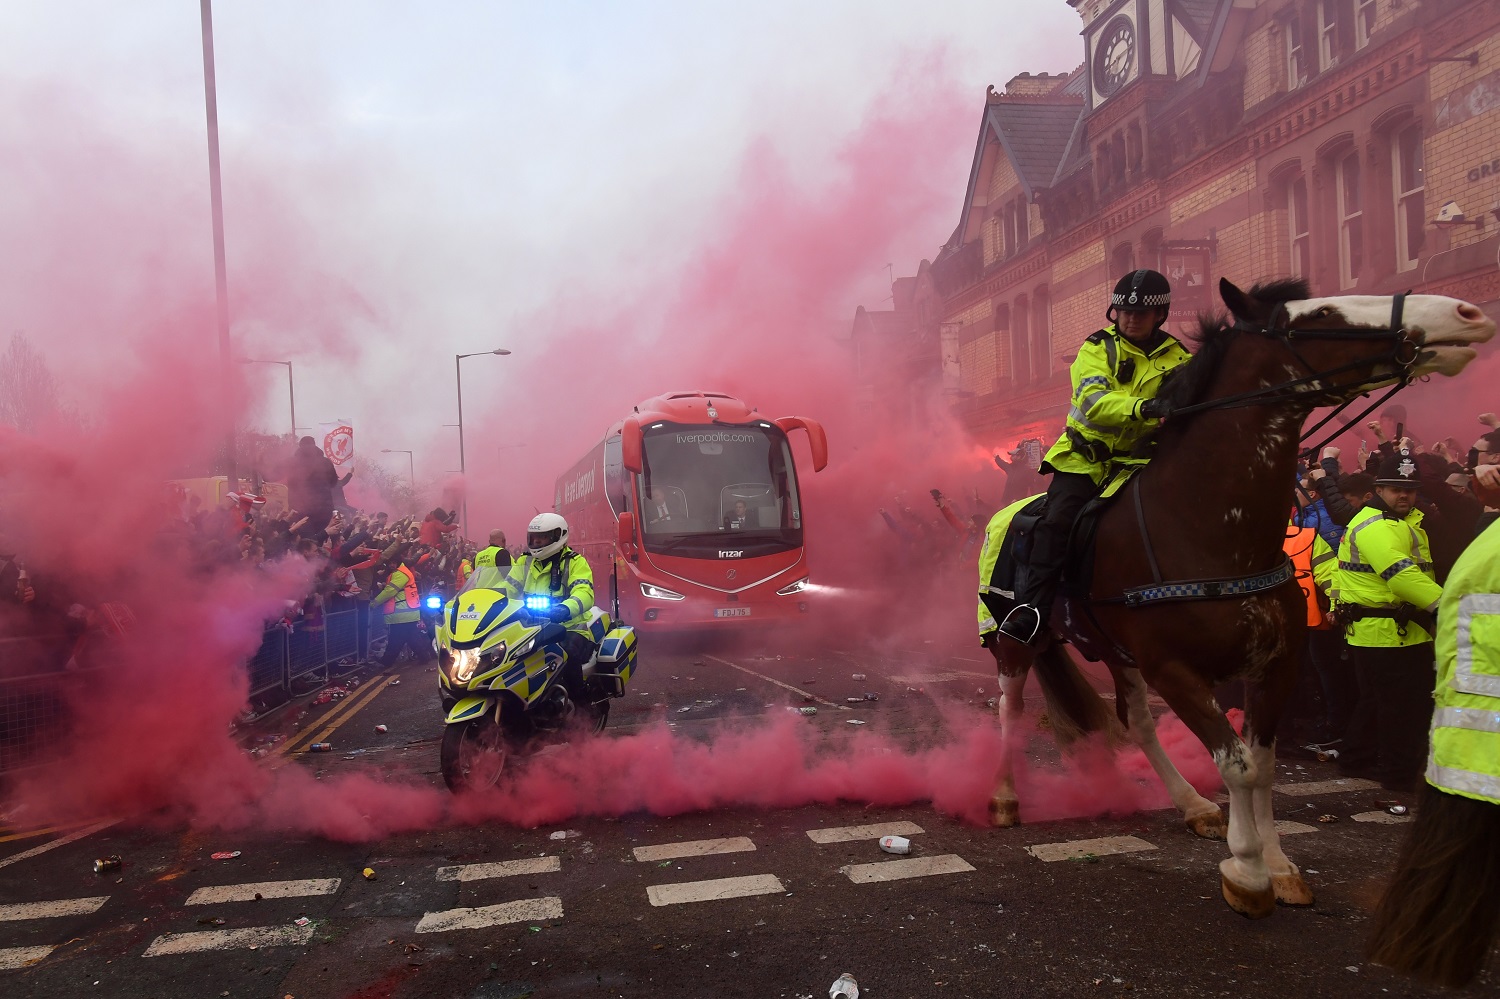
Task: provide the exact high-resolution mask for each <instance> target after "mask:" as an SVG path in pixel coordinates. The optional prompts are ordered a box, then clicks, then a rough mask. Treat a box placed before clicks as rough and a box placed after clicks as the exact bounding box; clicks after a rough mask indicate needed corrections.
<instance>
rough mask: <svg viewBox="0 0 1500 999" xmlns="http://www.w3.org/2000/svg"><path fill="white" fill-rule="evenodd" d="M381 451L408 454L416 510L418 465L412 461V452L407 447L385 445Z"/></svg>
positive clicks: (412, 500) (413, 501) (407, 462)
mask: <svg viewBox="0 0 1500 999" xmlns="http://www.w3.org/2000/svg"><path fill="white" fill-rule="evenodd" d="M380 453H381V454H404V455H406V471H407V473H408V474H409V475H410V476H411V503H412V511H413V512H415V511H416V506H417V466H416V464H415V462H413V461H412V457H411V452H410V451H408V450H406V449H405V448H399V447H383V448H381V449H380Z"/></svg>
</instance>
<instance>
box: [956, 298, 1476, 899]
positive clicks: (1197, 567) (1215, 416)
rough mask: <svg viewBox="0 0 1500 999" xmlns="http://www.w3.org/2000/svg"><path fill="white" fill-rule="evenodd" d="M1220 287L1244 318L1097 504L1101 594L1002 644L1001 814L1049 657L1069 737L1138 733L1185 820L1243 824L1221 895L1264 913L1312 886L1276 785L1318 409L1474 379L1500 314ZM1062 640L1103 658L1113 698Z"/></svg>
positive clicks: (1058, 716) (997, 654)
mask: <svg viewBox="0 0 1500 999" xmlns="http://www.w3.org/2000/svg"><path fill="white" fill-rule="evenodd" d="M1219 294H1220V297H1221V298H1222V299H1223V302H1224V305H1225V307H1226V308H1227V309H1228V310H1229V314H1230V315H1229V317H1224V316H1217V317H1208V316H1205V317H1201V318H1200V322H1199V327H1200V328H1199V331H1198V334H1197V336H1196V338H1195V339H1196V341H1197V350H1196V352H1195V353H1194V356H1193V358H1192V359H1191V360H1190V361H1188V362H1187V363H1186V364H1184V365H1183V366H1182V367H1180V368H1179V369H1177V370H1176V371H1174V372H1173V373H1172V374H1170V375H1169V376H1168V378H1167V379H1166V381H1165V382H1164V383H1163V386H1162V389H1161V397H1162V398H1164V399H1165V400H1166V401H1167V402H1168V403H1169V404H1170V405H1171V406H1172V407H1173V408H1174V409H1175V413H1174V414H1173V415H1171V416H1169V417H1168V419H1167V420H1166V421H1165V422H1164V423H1163V425H1162V426H1161V428H1160V429H1159V431H1158V432H1157V433H1156V435H1155V437H1154V441H1152V442H1151V444H1150V446H1151V447H1152V452H1153V453H1152V457H1151V460H1150V462H1149V463H1148V464H1147V465H1146V466H1145V468H1144V469H1142V470H1141V471H1139V472H1138V473H1137V474H1136V475H1135V476H1134V477H1133V478H1132V479H1131V480H1130V481H1129V482H1128V483H1127V484H1126V485H1125V486H1124V487H1123V488H1122V489H1121V490H1120V493H1121V495H1120V497H1119V498H1118V499H1117V500H1115V501H1113V503H1112V505H1110V506H1107V507H1106V508H1104V509H1103V511H1102V513H1100V515H1099V519H1098V522H1097V531H1096V541H1095V548H1094V570H1093V573H1092V578H1091V580H1090V581H1089V583H1088V585H1087V588H1086V590H1082V589H1080V588H1079V587H1077V585H1076V584H1073V585H1070V586H1069V587H1067V588H1065V592H1064V593H1063V594H1062V595H1060V599H1059V600H1058V601H1057V603H1056V605H1055V607H1054V610H1053V613H1052V615H1051V617H1050V619H1049V621H1048V622H1047V627H1046V629H1045V630H1046V634H1045V635H1044V636H1043V637H1042V638H1040V639H1039V640H1038V642H1037V643H1035V644H1033V645H1032V646H1023V645H1021V644H1019V643H1015V642H1011V641H1010V640H1008V639H1007V638H1005V637H1004V636H1000V635H992V636H990V637H989V638H987V639H986V647H988V648H989V649H990V651H991V653H992V654H993V655H994V658H995V663H996V668H997V671H998V673H999V676H1000V688H1001V697H1000V703H999V706H998V708H997V714H998V716H999V721H1000V728H1001V743H1002V753H1001V760H1000V765H999V771H1000V772H999V774H998V778H997V786H996V788H995V791H994V794H993V796H992V799H991V802H990V817H991V822H992V823H993V824H994V825H997V826H1009V825H1014V824H1015V823H1016V822H1018V821H1020V815H1021V807H1020V802H1019V801H1018V799H1017V797H1016V790H1015V783H1014V779H1013V770H1014V758H1015V755H1016V753H1017V750H1018V748H1019V747H1018V742H1019V739H1020V738H1021V737H1022V736H1021V732H1022V726H1021V719H1022V712H1023V708H1024V705H1023V701H1022V693H1021V692H1022V688H1023V687H1024V686H1025V683H1026V676H1027V672H1028V670H1030V669H1031V668H1033V667H1034V668H1035V669H1036V672H1037V679H1038V681H1039V683H1040V686H1041V688H1042V692H1043V696H1044V698H1045V700H1046V703H1047V710H1048V718H1049V720H1050V722H1051V728H1052V731H1053V733H1054V736H1055V737H1056V738H1057V739H1058V741H1059V742H1060V743H1061V744H1062V745H1063V746H1064V748H1067V746H1068V745H1069V744H1070V743H1071V742H1073V741H1074V740H1076V739H1078V738H1080V737H1082V736H1084V735H1086V734H1088V733H1096V732H1101V731H1103V732H1106V733H1111V734H1112V736H1113V737H1114V738H1115V739H1118V738H1119V737H1120V736H1121V735H1123V736H1125V737H1128V738H1130V739H1131V740H1132V741H1133V742H1134V743H1135V744H1136V745H1137V746H1138V747H1139V748H1140V749H1141V750H1142V751H1143V752H1144V754H1145V756H1146V757H1147V759H1148V760H1149V761H1150V762H1151V765H1152V767H1153V769H1154V770H1155V771H1156V773H1157V775H1158V777H1160V778H1161V780H1162V782H1163V783H1164V784H1165V785H1166V788H1167V790H1168V792H1169V794H1170V795H1171V799H1172V802H1173V804H1174V805H1175V806H1176V807H1177V808H1178V809H1179V811H1181V813H1182V815H1183V818H1184V820H1185V821H1186V823H1187V825H1188V828H1189V829H1191V830H1192V831H1193V832H1195V833H1196V834H1198V835H1200V836H1204V837H1206V838H1227V840H1228V847H1229V851H1230V856H1229V857H1228V858H1226V859H1224V860H1223V861H1222V862H1221V863H1220V865H1219V872H1220V888H1221V891H1222V894H1223V897H1224V900H1225V901H1226V902H1227V903H1228V904H1229V906H1230V907H1231V908H1232V909H1233V910H1234V911H1236V912H1238V913H1240V914H1242V915H1244V916H1248V917H1252V918H1263V917H1266V916H1269V915H1270V914H1271V913H1272V912H1274V911H1275V908H1276V905H1277V903H1278V902H1280V903H1281V904H1284V905H1310V904H1312V901H1313V895H1312V891H1311V889H1310V888H1309V887H1308V885H1307V883H1306V881H1305V880H1304V879H1303V877H1302V875H1301V872H1300V871H1299V870H1298V869H1297V866H1296V865H1295V864H1293V863H1292V862H1291V860H1289V859H1288V858H1287V856H1286V854H1285V853H1283V852H1282V849H1281V845H1280V842H1279V839H1278V837H1277V834H1276V829H1275V826H1274V823H1273V816H1272V800H1271V781H1272V778H1273V776H1274V771H1275V739H1276V731H1277V727H1278V724H1279V722H1280V720H1281V714H1282V709H1283V707H1284V706H1285V704H1286V702H1287V700H1288V698H1289V696H1290V694H1291V692H1292V688H1293V686H1294V684H1295V681H1296V675H1297V669H1298V662H1299V658H1300V654H1301V650H1302V647H1303V645H1304V641H1305V638H1306V617H1305V614H1306V611H1305V602H1304V596H1303V593H1302V591H1301V589H1300V588H1299V586H1298V584H1297V582H1296V580H1295V578H1294V576H1293V574H1292V572H1291V567H1290V565H1289V564H1288V562H1287V558H1286V555H1285V553H1284V551H1283V547H1282V545H1283V541H1284V536H1285V528H1286V524H1287V511H1288V510H1290V509H1291V508H1292V505H1293V496H1292V490H1293V486H1294V482H1295V479H1296V473H1297V461H1298V457H1299V448H1300V441H1299V431H1300V430H1301V428H1302V425H1303V423H1304V421H1305V420H1306V418H1307V417H1308V416H1309V415H1310V414H1311V413H1312V412H1313V411H1314V410H1315V409H1317V408H1320V407H1325V406H1336V407H1339V408H1340V409H1341V408H1343V407H1344V406H1347V405H1349V404H1350V403H1352V402H1353V400H1355V399H1356V398H1358V397H1359V396H1361V395H1363V394H1366V393H1368V392H1369V391H1370V390H1372V389H1375V388H1379V387H1383V386H1387V385H1393V386H1395V387H1396V388H1400V387H1402V386H1404V385H1406V384H1408V383H1410V382H1411V381H1412V380H1414V379H1417V378H1424V377H1426V376H1429V375H1432V374H1441V375H1445V376H1454V375H1457V374H1459V373H1460V372H1461V371H1462V370H1463V368H1464V367H1465V365H1467V364H1468V363H1469V362H1470V361H1472V360H1473V359H1474V357H1475V356H1477V352H1476V351H1475V350H1474V348H1473V347H1472V346H1471V345H1472V344H1476V343H1482V342H1485V341H1487V340H1489V339H1490V338H1491V337H1492V336H1493V335H1494V333H1495V323H1494V321H1493V320H1491V319H1489V318H1488V317H1487V316H1485V314H1484V313H1483V312H1482V311H1481V310H1480V309H1478V308H1476V307H1475V306H1473V305H1470V304H1469V303H1467V302H1463V301H1459V300H1457V299H1453V298H1447V297H1444V296H1439V295H1410V294H1408V295H1397V296H1393V297H1383V296H1368V295H1356V296H1343V297H1337V298H1314V297H1312V296H1311V295H1310V293H1309V290H1308V287H1307V285H1306V284H1305V283H1304V282H1302V281H1298V280H1281V281H1274V282H1270V283H1266V284H1261V285H1257V286H1255V287H1253V288H1251V290H1250V291H1249V292H1244V291H1242V290H1240V289H1239V288H1238V287H1236V286H1235V285H1234V284H1232V283H1230V282H1229V281H1228V280H1223V281H1221V282H1220V284H1219ZM1392 391H1394V389H1393V390H1392ZM1377 404H1378V403H1377ZM1337 412H1338V409H1336V410H1335V413H1337ZM1325 422H1326V421H1325ZM1125 493H1129V494H1130V495H1128V496H1126V495H1124V494H1125ZM1064 642H1072V643H1073V644H1074V645H1075V646H1076V647H1078V648H1079V649H1080V651H1082V652H1084V654H1085V655H1087V656H1088V657H1089V658H1091V659H1095V660H1099V659H1102V660H1103V661H1104V663H1105V665H1106V666H1107V667H1108V669H1109V671H1110V674H1111V676H1112V678H1113V680H1114V686H1115V710H1114V712H1111V711H1110V710H1109V708H1108V706H1107V705H1106V704H1105V702H1104V701H1103V699H1102V698H1101V697H1100V696H1099V694H1098V693H1097V692H1096V691H1095V690H1094V689H1093V687H1092V686H1090V684H1089V683H1088V681H1087V680H1086V679H1085V677H1084V675H1083V673H1082V671H1081V670H1080V669H1079V668H1078V666H1077V664H1076V663H1075V662H1074V660H1073V659H1072V658H1071V657H1070V656H1069V655H1068V653H1067V652H1066V650H1065V649H1064V647H1063V643H1064ZM1232 679H1241V680H1243V681H1245V688H1246V699H1245V713H1244V723H1243V736H1241V735H1238V734H1236V732H1235V730H1234V728H1233V727H1232V725H1231V724H1230V722H1229V720H1228V718H1227V717H1226V715H1225V713H1224V711H1223V710H1222V709H1221V708H1220V707H1219V705H1218V704H1217V703H1216V702H1215V700H1214V695H1213V688H1214V686H1215V685H1217V684H1220V683H1224V682H1226V681H1229V680H1232ZM1148 687H1149V688H1150V689H1152V690H1155V691H1156V692H1157V693H1158V694H1159V695H1160V696H1161V698H1162V700H1164V701H1165V702H1166V704H1167V706H1168V707H1170V708H1171V709H1172V711H1173V712H1175V713H1176V715H1177V717H1178V718H1179V719H1181V720H1182V722H1183V723H1184V724H1185V725H1186V726H1187V727H1188V728H1189V730H1191V731H1192V732H1193V734H1194V735H1196V736H1197V738H1198V739H1199V740H1200V741H1201V742H1202V743H1203V745H1204V747H1205V748H1206V749H1207V750H1208V751H1209V753H1210V755H1211V756H1212V758H1213V761H1214V763H1215V764H1216V765H1217V767H1218V770H1219V773H1220V775H1221V776H1222V778H1223V780H1224V784H1225V787H1226V789H1227V791H1228V795H1229V817H1228V821H1227V823H1226V821H1225V818H1224V814H1223V812H1222V811H1221V810H1220V809H1219V807H1218V806H1217V805H1216V804H1214V803H1213V802H1212V801H1210V800H1208V799H1207V798H1205V797H1203V796H1202V795H1201V794H1199V793H1198V792H1197V791H1196V790H1194V788H1193V787H1192V786H1191V785H1190V784H1189V783H1188V782H1187V781H1186V780H1185V779H1184V778H1183V777H1182V775H1181V774H1180V773H1178V771H1177V769H1176V768H1175V767H1174V766H1173V765H1172V762H1171V760H1170V759H1168V757H1167V755H1166V753H1165V751H1164V750H1163V749H1162V746H1161V743H1160V742H1159V741H1158V740H1157V737H1156V732H1155V725H1154V722H1153V720H1152V716H1151V712H1150V710H1149V707H1148V704H1147V688H1148ZM1122 728H1123V732H1122Z"/></svg>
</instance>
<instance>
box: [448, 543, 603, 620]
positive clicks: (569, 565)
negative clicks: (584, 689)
mask: <svg viewBox="0 0 1500 999" xmlns="http://www.w3.org/2000/svg"><path fill="white" fill-rule="evenodd" d="M476 575H477V574H476ZM505 584H506V586H508V587H510V588H511V589H514V590H516V591H518V592H519V593H520V594H521V597H522V599H523V600H524V599H525V598H526V597H528V596H539V595H543V594H545V595H546V596H548V597H550V598H551V599H552V602H553V603H554V604H557V603H561V604H562V605H563V606H564V607H566V608H567V609H568V618H567V620H566V621H564V622H563V626H564V627H566V628H567V629H568V630H569V631H576V632H578V633H579V634H580V635H584V636H586V637H588V638H589V639H591V640H592V639H593V634H592V633H591V631H590V630H589V611H590V610H592V609H593V607H594V571H593V570H592V569H590V568H589V563H588V560H587V559H585V558H584V557H583V556H582V555H580V554H578V553H577V552H575V551H574V550H573V549H571V548H564V549H563V550H562V551H560V552H558V553H557V554H556V555H554V556H552V557H551V558H548V559H534V558H532V557H531V556H530V555H528V556H526V557H525V558H523V559H521V560H520V561H519V562H517V563H515V564H514V565H512V566H511V567H510V572H509V573H508V574H507V575H506V577H505Z"/></svg>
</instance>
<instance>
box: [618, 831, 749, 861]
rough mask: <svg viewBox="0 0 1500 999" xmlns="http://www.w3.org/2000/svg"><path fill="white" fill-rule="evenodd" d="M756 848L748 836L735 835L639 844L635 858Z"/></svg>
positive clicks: (676, 857)
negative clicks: (727, 837) (677, 841)
mask: <svg viewBox="0 0 1500 999" xmlns="http://www.w3.org/2000/svg"><path fill="white" fill-rule="evenodd" d="M754 849H755V844H754V843H752V842H751V841H750V838H749V837H748V836H733V837H730V838H729V839H695V840H690V841H688V842H684V843H659V844H657V845H655V846H638V847H636V848H635V850H634V853H635V859H636V860H640V861H648V860H678V859H680V858H682V857H706V856H709V855H710V854H715V853H746V852H748V851H750V850H754Z"/></svg>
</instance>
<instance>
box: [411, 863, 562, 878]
mask: <svg viewBox="0 0 1500 999" xmlns="http://www.w3.org/2000/svg"><path fill="white" fill-rule="evenodd" d="M560 870H562V860H561V859H560V858H558V857H527V858H525V859H523V860H502V861H500V862H498V863H494V864H460V865H458V866H457V867H439V868H438V872H437V879H438V880H439V881H484V880H487V879H489V878H511V877H515V876H516V875H518V874H552V873H554V872H556V871H560Z"/></svg>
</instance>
